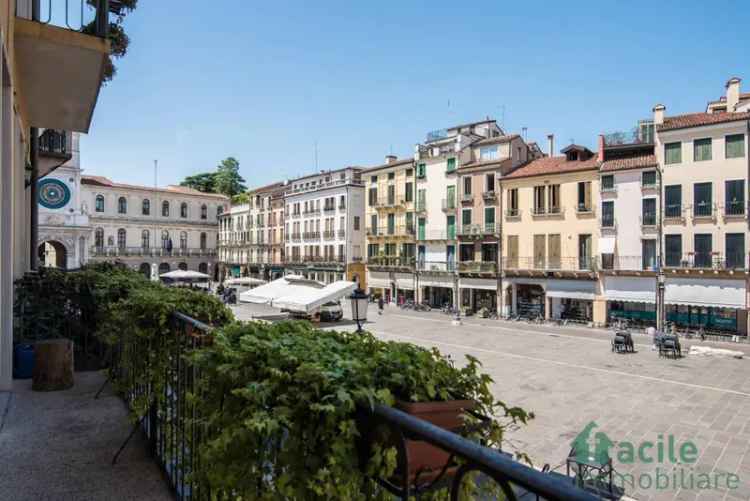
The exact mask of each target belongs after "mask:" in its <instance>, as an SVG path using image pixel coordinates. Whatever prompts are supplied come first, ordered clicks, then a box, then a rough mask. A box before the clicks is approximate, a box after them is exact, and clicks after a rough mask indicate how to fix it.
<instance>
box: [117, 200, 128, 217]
mask: <svg viewBox="0 0 750 501" xmlns="http://www.w3.org/2000/svg"><path fill="white" fill-rule="evenodd" d="M117 212H118V213H119V214H127V213H128V201H127V200H126V199H125V197H120V198H118V199H117Z"/></svg>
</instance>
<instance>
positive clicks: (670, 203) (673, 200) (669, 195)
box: [664, 184, 682, 218]
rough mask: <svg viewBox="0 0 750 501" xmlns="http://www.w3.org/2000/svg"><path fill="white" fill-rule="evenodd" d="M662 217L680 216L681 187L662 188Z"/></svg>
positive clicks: (676, 185)
mask: <svg viewBox="0 0 750 501" xmlns="http://www.w3.org/2000/svg"><path fill="white" fill-rule="evenodd" d="M664 215H665V217H672V218H677V217H681V216H682V185H679V184H674V185H670V186H667V187H665V188H664Z"/></svg>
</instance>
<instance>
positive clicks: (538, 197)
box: [534, 186, 547, 214]
mask: <svg viewBox="0 0 750 501" xmlns="http://www.w3.org/2000/svg"><path fill="white" fill-rule="evenodd" d="M545 190H546V186H534V214H545V213H546V212H547V207H546V200H545V193H546V191H545Z"/></svg>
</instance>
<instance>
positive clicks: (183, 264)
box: [177, 263, 187, 271]
mask: <svg viewBox="0 0 750 501" xmlns="http://www.w3.org/2000/svg"><path fill="white" fill-rule="evenodd" d="M177 268H178V269H180V270H182V271H187V263H180V264H178V265H177Z"/></svg>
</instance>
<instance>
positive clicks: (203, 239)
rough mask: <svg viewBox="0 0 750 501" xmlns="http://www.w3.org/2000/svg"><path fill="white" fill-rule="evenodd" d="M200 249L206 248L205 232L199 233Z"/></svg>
mask: <svg viewBox="0 0 750 501" xmlns="http://www.w3.org/2000/svg"><path fill="white" fill-rule="evenodd" d="M201 250H206V234H205V233H201Z"/></svg>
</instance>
